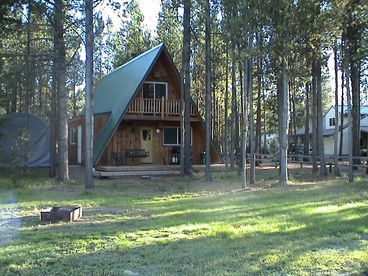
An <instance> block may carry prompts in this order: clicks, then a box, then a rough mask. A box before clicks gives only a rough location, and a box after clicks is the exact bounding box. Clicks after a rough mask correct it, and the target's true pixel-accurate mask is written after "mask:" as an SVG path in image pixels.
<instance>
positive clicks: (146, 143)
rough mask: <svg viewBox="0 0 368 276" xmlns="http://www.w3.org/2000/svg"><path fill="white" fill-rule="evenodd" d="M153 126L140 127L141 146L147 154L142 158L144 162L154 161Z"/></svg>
mask: <svg viewBox="0 0 368 276" xmlns="http://www.w3.org/2000/svg"><path fill="white" fill-rule="evenodd" d="M153 131H154V130H153V128H152V127H142V128H141V129H140V136H141V147H142V149H144V151H145V152H146V154H147V156H146V157H144V158H141V159H142V163H153Z"/></svg>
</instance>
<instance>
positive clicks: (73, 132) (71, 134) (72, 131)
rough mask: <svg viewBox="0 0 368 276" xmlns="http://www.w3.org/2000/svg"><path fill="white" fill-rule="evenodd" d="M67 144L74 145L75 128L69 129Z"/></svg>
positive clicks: (75, 139)
mask: <svg viewBox="0 0 368 276" xmlns="http://www.w3.org/2000/svg"><path fill="white" fill-rule="evenodd" d="M69 143H70V144H71V145H73V144H76V143H77V130H76V129H75V128H71V129H70V133H69Z"/></svg>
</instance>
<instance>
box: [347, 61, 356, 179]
mask: <svg viewBox="0 0 368 276" xmlns="http://www.w3.org/2000/svg"><path fill="white" fill-rule="evenodd" d="M345 76H346V95H347V101H348V129H349V131H348V133H349V137H348V147H349V182H350V183H352V182H353V181H354V173H353V166H354V164H353V148H354V146H353V141H354V140H353V131H352V126H353V122H352V110H351V94H350V80H349V76H350V68H349V64H346V70H345Z"/></svg>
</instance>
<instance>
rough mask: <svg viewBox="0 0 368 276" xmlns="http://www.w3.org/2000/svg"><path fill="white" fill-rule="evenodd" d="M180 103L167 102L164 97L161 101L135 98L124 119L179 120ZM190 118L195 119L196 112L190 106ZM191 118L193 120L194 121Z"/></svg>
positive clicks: (177, 101)
mask: <svg viewBox="0 0 368 276" xmlns="http://www.w3.org/2000/svg"><path fill="white" fill-rule="evenodd" d="M180 113H181V102H180V100H167V99H165V98H164V97H162V98H161V99H148V98H135V99H134V100H133V101H132V102H131V103H130V105H129V107H128V110H127V114H126V119H128V118H129V115H130V116H134V117H132V118H134V119H137V118H139V117H141V118H143V119H145V120H146V119H148V117H150V116H151V117H154V119H155V120H157V119H170V118H171V119H177V120H180ZM190 116H193V117H195V118H197V111H196V109H195V107H194V105H193V104H191V112H190ZM195 118H193V119H195Z"/></svg>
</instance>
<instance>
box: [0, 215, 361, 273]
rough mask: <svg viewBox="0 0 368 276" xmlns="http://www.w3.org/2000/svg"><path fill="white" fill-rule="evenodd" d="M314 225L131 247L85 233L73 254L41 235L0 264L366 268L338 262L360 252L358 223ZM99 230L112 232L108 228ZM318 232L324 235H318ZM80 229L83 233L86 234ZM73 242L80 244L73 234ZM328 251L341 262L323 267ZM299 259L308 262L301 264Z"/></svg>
mask: <svg viewBox="0 0 368 276" xmlns="http://www.w3.org/2000/svg"><path fill="white" fill-rule="evenodd" d="M318 222H319V223H318V224H311V225H309V226H307V227H304V228H302V229H298V230H294V231H289V232H285V233H283V232H276V233H264V232H256V231H255V232H251V233H243V234H241V235H235V236H234V233H232V232H231V231H228V230H227V229H220V230H218V231H216V232H211V231H210V232H209V233H207V235H203V236H199V237H196V238H190V237H189V236H187V237H185V235H184V236H180V238H176V239H170V240H166V239H165V236H164V233H161V235H162V236H161V237H160V236H156V237H155V239H153V240H147V241H146V242H143V243H140V244H134V242H132V241H129V238H127V237H126V236H124V238H123V239H119V238H118V239H116V240H114V239H111V236H110V237H106V236H104V235H106V234H109V235H111V234H112V233H104V234H101V232H99V231H95V233H89V234H86V236H85V237H84V239H86V238H88V242H86V244H84V247H82V250H81V248H75V249H74V250H73V246H78V247H80V246H81V241H76V240H75V238H76V237H75V236H74V237H73V235H72V234H71V236H70V237H68V235H67V236H64V235H63V232H64V231H60V232H59V233H58V235H53V236H52V237H53V238H52V239H50V238H47V237H48V235H47V234H46V233H44V234H45V235H43V236H44V237H46V239H45V240H44V241H41V242H40V243H39V244H38V245H37V244H34V245H33V246H32V247H31V248H30V247H28V250H27V251H26V252H24V251H23V252H22V251H18V252H11V254H12V255H13V256H14V257H16V260H14V261H11V259H9V258H8V259H6V258H3V257H1V263H2V267H3V269H4V270H3V271H7V272H20V273H26V274H34V273H36V274H37V273H42V274H47V275H59V274H65V273H68V274H72V275H74V274H78V275H87V274H88V275H89V274H90V273H91V272H92V273H93V274H95V275H100V274H109V275H121V273H122V271H124V270H125V269H128V270H131V271H135V272H139V273H141V274H143V275H173V274H175V275H177V274H185V275H224V274H239V275H240V274H243V275H244V274H257V275H259V274H272V273H276V274H280V273H281V274H284V273H286V274H300V273H308V274H313V273H316V269H317V272H318V270H319V272H321V273H323V272H324V273H326V272H327V273H332V274H333V273H337V274H338V273H353V272H362V271H364V270H366V269H367V263H364V262H362V261H361V260H357V263H355V265H354V267H349V266H348V265H349V264H344V259H343V255H344V254H346V253H347V252H348V251H349V250H356V249H359V248H360V247H361V244H360V243H359V238H358V237H357V236H354V233H358V232H359V227H358V226H357V225H361V221H359V220H358V219H354V220H349V221H341V222H340V223H339V225H340V226H339V227H337V226H336V224H335V223H334V222H332V221H330V217H329V216H324V217H323V218H319V220H318ZM71 227H73V226H71ZM105 227H106V228H114V226H112V225H111V224H106V225H105ZM334 228H335V229H336V228H339V229H340V230H338V231H339V232H338V233H337V232H333V231H331V230H332V229H334ZM318 229H325V230H324V231H322V233H321V232H320V231H319V230H318ZM326 229H327V230H326ZM64 230H65V229H64ZM85 230H87V231H86V233H88V229H85ZM336 231H337V230H336ZM318 233H320V234H319V235H318ZM115 234H118V233H115ZM23 235H32V231H25V232H24V233H23ZM77 237H79V238H80V239H83V238H82V237H81V236H79V235H77ZM300 237H303V238H302V239H300ZM109 238H110V239H109ZM98 239H107V241H106V243H104V244H102V245H100V244H99V243H98V242H96V241H97V240H98ZM68 240H69V241H70V243H69V244H67V243H68ZM48 243H50V244H55V243H56V244H57V246H56V247H55V249H54V250H50V248H49V247H48V246H47V245H48ZM29 244H30V241H29V242H28V243H27V245H29ZM328 250H331V251H334V252H336V254H337V256H340V257H341V259H340V260H335V262H336V264H334V263H333V264H330V265H331V266H330V267H329V268H327V267H326V266H324V264H323V261H322V262H321V258H323V257H324V256H323V254H324V252H326V251H328ZM81 251H82V252H81ZM316 255H319V256H316ZM37 256H42V258H37ZM305 257H306V258H309V259H310V260H309V261H304V260H303V259H304V258H305ZM335 257H336V255H335V254H332V255H331V256H330V255H329V256H327V257H326V258H328V261H329V262H334V261H333V258H335ZM27 260H29V262H30V264H29V265H27V266H26V267H23V268H22V263H23V262H27ZM359 261H360V263H359ZM17 265H18V266H17Z"/></svg>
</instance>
